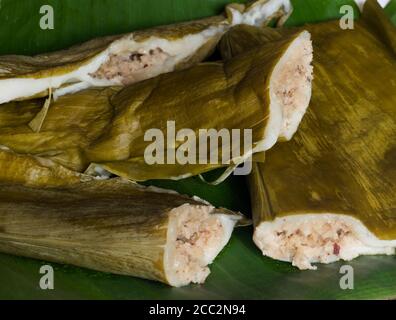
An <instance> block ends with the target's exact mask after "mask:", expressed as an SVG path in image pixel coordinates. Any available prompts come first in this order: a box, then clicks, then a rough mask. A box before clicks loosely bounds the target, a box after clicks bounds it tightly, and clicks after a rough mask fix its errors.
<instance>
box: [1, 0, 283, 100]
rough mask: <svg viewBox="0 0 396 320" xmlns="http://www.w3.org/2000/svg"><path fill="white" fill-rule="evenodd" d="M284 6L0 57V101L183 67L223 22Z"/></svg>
mask: <svg viewBox="0 0 396 320" xmlns="http://www.w3.org/2000/svg"><path fill="white" fill-rule="evenodd" d="M289 7H290V3H289V0H282V1H279V0H260V1H257V2H256V3H254V5H251V6H248V7H245V6H238V8H239V9H240V11H238V10H235V9H233V7H232V6H231V7H230V8H231V9H227V10H226V11H227V13H228V17H225V16H216V17H211V18H207V19H202V20H197V21H192V22H186V23H179V24H175V25H168V26H162V27H156V28H152V29H148V30H142V31H136V32H133V33H130V34H126V35H118V36H108V37H104V38H100V39H94V40H91V41H89V42H86V43H84V44H81V45H78V46H74V47H71V48H70V49H68V50H63V51H59V52H54V53H49V54H41V55H37V56H33V57H28V56H16V55H9V56H2V57H0V103H5V102H9V101H12V100H20V99H27V98H31V97H40V96H46V95H47V94H48V92H49V90H52V91H54V97H55V98H56V97H59V96H61V95H64V94H66V93H71V92H77V91H80V90H82V89H84V88H88V87H92V86H97V87H98V86H115V85H126V84H130V83H135V82H138V81H141V80H145V79H148V78H152V77H154V76H157V75H159V74H162V73H166V72H171V71H174V70H180V69H184V68H187V67H190V66H192V65H194V64H196V63H197V62H200V61H202V60H203V59H204V58H206V57H207V56H208V55H209V54H210V53H211V52H212V51H213V49H214V48H215V46H216V44H217V42H218V40H219V39H220V37H221V36H222V35H223V34H224V32H225V31H226V30H227V29H228V28H229V26H231V25H233V24H237V23H246V22H250V23H264V22H265V21H267V20H268V19H269V18H270V17H273V16H274V15H275V14H276V13H278V12H280V11H282V10H283V9H284V8H289ZM252 15H253V16H254V19H253V18H252V17H251V16H252ZM245 17H246V19H248V20H246V19H245ZM248 17H249V18H248ZM245 20H246V21H245Z"/></svg>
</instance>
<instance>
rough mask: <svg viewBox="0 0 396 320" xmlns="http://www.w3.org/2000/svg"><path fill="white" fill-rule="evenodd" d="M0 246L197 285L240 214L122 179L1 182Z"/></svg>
mask: <svg viewBox="0 0 396 320" xmlns="http://www.w3.org/2000/svg"><path fill="white" fill-rule="evenodd" d="M0 188H1V193H0V251H1V252H4V253H9V254H14V255H20V256H26V257H31V258H36V259H44V260H47V261H53V262H59V263H66V264H72V265H76V266H80V267H85V268H90V269H94V270H98V271H103V272H110V273H115V274H122V275H130V276H135V277H140V278H145V279H151V280H157V281H161V282H164V283H167V284H169V285H171V286H176V287H179V286H184V285H187V284H189V283H203V282H204V281H205V279H206V278H207V276H208V275H209V273H210V270H209V268H208V265H209V264H211V263H212V262H213V260H214V259H215V258H216V256H217V255H218V254H219V252H220V251H221V250H222V249H223V248H224V246H225V245H226V244H227V242H228V240H229V239H230V237H231V233H232V230H233V228H234V226H235V224H236V223H238V221H240V220H241V219H242V216H241V215H239V214H236V213H233V212H230V211H228V210H226V209H216V208H214V207H212V206H211V205H209V204H208V203H206V202H203V201H200V200H198V199H195V200H193V199H190V198H188V197H184V196H181V195H179V194H177V193H175V192H170V191H165V190H159V189H151V188H145V187H141V186H138V185H135V184H133V183H131V182H128V181H125V180H121V179H110V180H103V181H98V180H93V181H89V182H85V183H79V184H74V185H69V186H62V187H51V188H34V187H28V186H23V185H18V184H15V183H14V184H6V183H1V184H0Z"/></svg>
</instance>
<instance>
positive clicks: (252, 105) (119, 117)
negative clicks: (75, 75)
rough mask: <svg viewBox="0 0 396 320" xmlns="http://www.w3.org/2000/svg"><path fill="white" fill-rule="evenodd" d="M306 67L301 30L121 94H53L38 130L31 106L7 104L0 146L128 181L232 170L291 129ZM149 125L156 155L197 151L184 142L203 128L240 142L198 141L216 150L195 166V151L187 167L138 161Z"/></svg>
mask: <svg viewBox="0 0 396 320" xmlns="http://www.w3.org/2000/svg"><path fill="white" fill-rule="evenodd" d="M311 61H312V44H311V40H310V34H309V33H308V32H306V31H298V32H296V33H293V34H291V35H289V36H288V37H286V38H284V39H282V40H280V41H277V42H274V43H272V44H271V45H270V46H267V45H263V46H259V47H256V48H253V49H252V50H250V51H248V52H245V53H243V54H240V55H238V56H237V57H235V58H233V59H229V60H227V61H226V62H225V63H220V62H211V63H203V64H200V65H197V66H194V67H192V68H190V69H186V70H181V71H178V72H174V73H168V74H163V75H160V76H157V77H155V78H153V79H149V80H146V81H143V82H140V83H136V84H133V85H130V86H127V87H125V88H124V89H120V88H115V87H108V88H99V89H98V88H92V89H88V90H84V91H81V92H78V93H75V94H70V95H66V96H63V97H60V98H59V99H58V100H57V101H55V102H54V103H52V105H51V107H50V108H49V110H48V111H47V113H46V116H45V119H44V121H43V123H42V126H41V130H40V131H39V132H33V131H32V130H31V128H30V127H29V124H30V123H31V119H32V118H33V117H34V116H35V114H37V112H40V110H41V104H40V102H31V101H28V102H26V101H23V102H12V103H9V104H5V105H3V106H2V108H0V145H4V146H6V147H8V148H10V149H11V150H13V151H15V152H17V153H21V154H31V155H36V156H40V157H43V158H48V159H51V160H52V161H54V162H56V163H59V164H62V165H64V166H65V167H67V168H69V169H71V170H76V171H78V172H84V171H85V170H86V169H87V168H90V170H88V172H92V170H91V169H92V167H94V171H95V168H96V167H97V166H99V167H101V168H104V169H105V170H107V171H108V172H111V173H113V174H116V175H119V176H122V177H125V178H128V179H132V180H136V181H143V180H149V179H165V178H172V179H180V178H184V177H188V176H193V175H197V174H201V173H203V172H206V171H209V170H212V169H214V168H218V167H224V166H230V167H231V168H233V167H235V166H236V165H238V164H240V163H243V162H244V161H246V160H247V159H248V158H249V157H251V156H252V155H253V154H255V153H257V152H262V151H265V150H268V149H270V148H271V147H272V146H273V145H274V144H275V143H276V142H277V141H278V140H279V139H287V140H288V139H290V138H291V137H292V135H293V134H294V133H295V131H296V130H297V127H298V125H299V123H300V121H301V119H302V116H303V114H304V113H305V111H306V109H307V107H308V104H309V100H310V97H311V80H312V67H311ZM21 115H22V116H21ZM2 119H4V120H2ZM169 122H172V123H173V124H174V126H175V128H174V129H175V130H176V132H179V131H180V130H183V129H188V130H189V131H188V132H189V134H188V135H186V136H183V137H182V139H180V138H179V139H178V140H176V141H172V140H171V139H172V134H170V133H169V132H168V125H169ZM152 129H155V130H157V131H159V132H161V133H163V139H164V141H166V142H169V141H170V143H164V145H163V147H164V149H163V150H162V151H161V150H159V151H158V152H162V154H163V155H168V154H169V153H177V152H181V151H180V150H181V149H182V148H183V146H185V144H186V143H187V144H188V145H189V146H190V147H194V148H195V150H196V151H199V150H200V146H201V145H198V143H199V142H200V141H199V139H196V140H193V139H192V138H191V137H193V138H194V137H198V138H200V137H202V134H201V132H202V131H201V130H203V129H206V130H215V132H216V133H219V132H221V130H223V129H226V130H228V131H227V132H228V133H229V132H231V131H232V130H239V133H240V137H241V139H240V140H242V141H239V140H238V143H240V145H239V147H240V148H239V150H238V153H234V152H233V151H234V149H233V150H231V149H232V148H233V147H234V146H233V145H228V146H227V145H226V146H225V147H224V148H223V145H222V144H221V143H217V144H216V143H215V144H212V141H208V143H207V149H204V150H203V153H204V154H205V156H206V155H207V154H214V153H215V152H216V154H217V156H216V158H215V161H208V160H207V161H206V162H201V161H200V159H199V158H198V157H197V156H200V155H201V153H199V154H197V155H194V156H195V158H194V159H193V160H194V161H195V162H194V161H189V162H187V163H179V162H174V163H170V162H168V161H167V160H168V159H165V160H164V161H163V163H161V162H155V163H148V161H147V157H146V156H147V152H146V151H147V150H148V147H149V146H151V145H152V143H153V142H152V140H148V139H147V137H146V133H147V132H149V131H150V130H152ZM246 129H249V130H251V145H249V144H248V143H246V144H245V140H244V138H243V135H244V134H245V130H246ZM209 138H210V137H209ZM209 138H208V139H209ZM216 138H218V137H216ZM172 142H174V143H173V144H172ZM217 142H218V141H217ZM222 148H223V149H222ZM183 150H185V149H183ZM227 153H228V155H229V158H226V159H224V157H222V155H223V154H227Z"/></svg>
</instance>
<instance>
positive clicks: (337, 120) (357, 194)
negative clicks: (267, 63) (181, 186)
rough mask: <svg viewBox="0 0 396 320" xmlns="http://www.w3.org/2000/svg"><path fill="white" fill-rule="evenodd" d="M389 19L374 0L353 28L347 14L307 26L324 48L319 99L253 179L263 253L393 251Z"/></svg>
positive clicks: (334, 255) (336, 255)
mask: <svg viewBox="0 0 396 320" xmlns="http://www.w3.org/2000/svg"><path fill="white" fill-rule="evenodd" d="M372 17H376V19H377V21H378V22H377V23H376V22H375V21H374V20H373V19H372ZM386 19H387V17H386V16H385V15H384V13H383V12H382V9H381V8H380V7H379V6H378V4H377V3H376V2H375V1H368V2H367V3H366V5H365V9H364V11H363V16H362V18H361V20H359V21H358V22H355V28H354V30H341V29H340V28H339V24H338V21H334V22H329V23H323V24H315V25H311V26H304V29H305V28H307V29H308V30H309V31H310V32H311V33H312V38H313V42H314V50H315V60H314V68H315V80H314V85H313V96H312V101H311V106H310V108H309V110H308V112H307V113H306V115H305V117H304V119H303V121H302V123H301V125H300V128H299V130H298V132H297V133H296V135H295V136H294V138H293V140H292V141H290V142H287V143H283V144H278V145H277V146H276V147H275V148H273V149H272V150H270V151H268V152H267V153H266V157H265V162H264V163H260V164H255V167H254V169H253V174H252V175H251V177H250V189H251V198H252V205H253V213H254V222H255V232H254V241H255V243H256V244H257V246H258V247H259V248H260V249H261V250H262V252H263V254H264V255H267V256H270V257H272V258H275V259H278V260H283V261H290V262H292V263H293V265H295V266H297V267H298V268H300V269H315V267H314V266H312V263H316V262H320V263H330V262H333V261H336V260H339V259H343V260H350V259H353V258H355V257H357V256H359V255H363V254H394V252H395V247H396V196H395V195H396V141H395V139H394V137H395V136H396V108H395V106H396V90H395V89H396V87H395V82H394V79H396V56H395V54H394V53H395V52H394V50H393V49H394V48H393V47H392V46H390V45H389V44H392V43H394V41H395V40H396V29H395V28H394V27H392V28H390V25H389V24H388V22H387V21H386ZM384 26H386V30H383V29H382V28H383V27H384ZM379 30H383V32H382V33H381V34H382V36H383V37H386V38H383V37H378V31H379ZM256 31H257V29H256ZM257 32H265V31H263V30H261V31H257ZM258 37H261V38H262V39H263V37H262V36H257V37H256V38H258ZM392 48H393V49H392Z"/></svg>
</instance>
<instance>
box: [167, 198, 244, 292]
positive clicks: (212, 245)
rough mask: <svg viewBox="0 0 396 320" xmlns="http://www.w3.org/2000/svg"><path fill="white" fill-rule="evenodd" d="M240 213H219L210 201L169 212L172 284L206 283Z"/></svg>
mask: <svg viewBox="0 0 396 320" xmlns="http://www.w3.org/2000/svg"><path fill="white" fill-rule="evenodd" d="M239 218H240V217H239V216H232V215H228V214H223V213H216V209H215V208H214V207H211V206H208V205H189V204H185V205H182V206H180V207H178V208H175V209H173V210H172V211H171V213H170V221H169V227H168V241H167V246H166V249H165V257H164V262H165V273H166V276H167V279H168V282H169V284H170V285H172V286H175V287H180V286H184V285H188V284H190V283H204V282H205V279H206V278H207V276H208V275H209V273H210V270H209V268H208V265H209V264H211V263H212V262H213V260H214V259H215V258H216V256H217V255H218V254H219V253H220V251H221V250H222V249H223V248H224V246H225V245H226V244H227V242H228V241H229V239H230V237H231V234H232V231H233V228H234V226H235V224H236V222H237V220H238V219H239Z"/></svg>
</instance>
